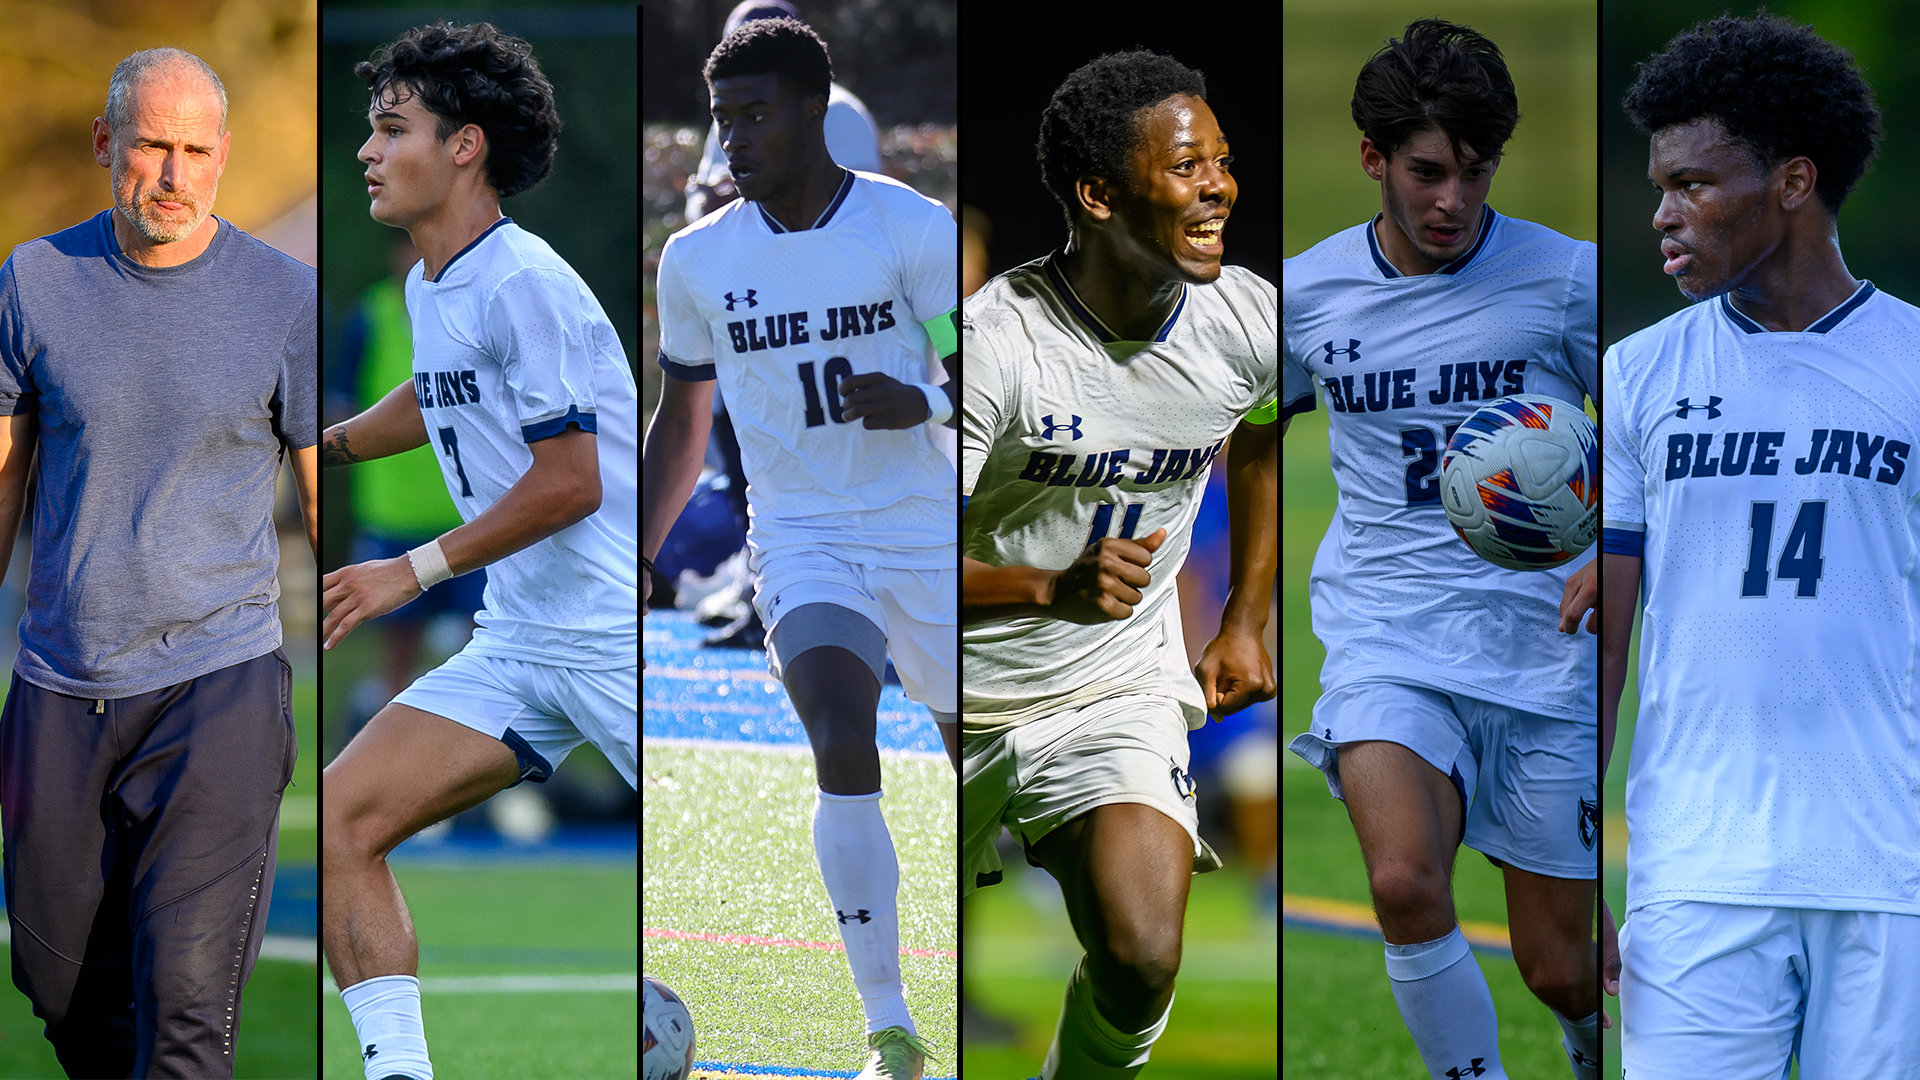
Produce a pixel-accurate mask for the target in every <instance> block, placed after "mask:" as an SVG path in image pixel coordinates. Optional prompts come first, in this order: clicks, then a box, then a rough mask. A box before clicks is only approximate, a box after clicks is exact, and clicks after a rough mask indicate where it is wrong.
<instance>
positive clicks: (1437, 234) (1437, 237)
mask: <svg viewBox="0 0 1920 1080" xmlns="http://www.w3.org/2000/svg"><path fill="white" fill-rule="evenodd" d="M1466 231H1467V227H1466V226H1465V225H1429V226H1427V238H1428V239H1430V240H1432V241H1433V242H1434V243H1436V244H1451V243H1453V242H1455V241H1456V240H1459V239H1460V236H1461V234H1462V233H1465V232H1466Z"/></svg>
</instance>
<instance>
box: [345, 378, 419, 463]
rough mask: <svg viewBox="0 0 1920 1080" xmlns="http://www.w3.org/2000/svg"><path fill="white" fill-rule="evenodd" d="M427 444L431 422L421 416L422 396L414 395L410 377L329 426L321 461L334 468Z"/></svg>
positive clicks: (389, 455)
mask: <svg viewBox="0 0 1920 1080" xmlns="http://www.w3.org/2000/svg"><path fill="white" fill-rule="evenodd" d="M425 445H427V422H426V420H425V419H423V418H422V417H421V416H420V400H419V399H418V398H416V397H414V396H413V380H411V379H409V380H407V381H406V382H403V383H401V384H400V385H399V386H396V387H394V388H393V390H392V391H391V392H389V393H388V394H387V396H386V397H383V398H381V399H380V400H379V401H377V402H375V403H374V404H373V407H372V408H369V409H368V410H366V411H365V412H363V413H361V414H360V415H358V416H355V417H354V418H352V419H351V420H344V421H341V422H340V423H338V424H335V425H333V426H332V427H330V428H328V429H327V430H326V432H325V433H324V434H322V435H321V437H320V464H321V465H322V466H323V467H325V468H329V469H331V468H335V467H337V466H341V465H352V464H354V463H355V462H360V461H372V460H373V459H374V458H383V457H391V456H392V455H394V454H404V453H406V452H407V451H408V450H411V449H413V448H414V447H416V446H425Z"/></svg>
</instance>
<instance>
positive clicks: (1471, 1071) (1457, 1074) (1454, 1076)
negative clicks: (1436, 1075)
mask: <svg viewBox="0 0 1920 1080" xmlns="http://www.w3.org/2000/svg"><path fill="white" fill-rule="evenodd" d="M1485 1060H1487V1059H1486V1058H1474V1059H1473V1062H1472V1063H1471V1064H1469V1065H1468V1066H1467V1067H1466V1068H1464V1069H1462V1068H1458V1067H1456V1068H1452V1069H1448V1070H1447V1072H1446V1077H1447V1080H1460V1078H1461V1077H1463V1076H1481V1075H1484V1074H1485V1073H1486V1071H1487V1070H1485V1069H1483V1068H1481V1067H1480V1063H1481V1062H1483V1061H1485Z"/></svg>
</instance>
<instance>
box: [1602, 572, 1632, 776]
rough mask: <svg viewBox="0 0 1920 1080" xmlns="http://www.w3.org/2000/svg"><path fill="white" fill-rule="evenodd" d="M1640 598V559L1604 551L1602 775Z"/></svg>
mask: <svg viewBox="0 0 1920 1080" xmlns="http://www.w3.org/2000/svg"><path fill="white" fill-rule="evenodd" d="M1639 599H1640V560H1639V559H1637V558H1635V557H1633V556H1631V555H1613V554H1608V553H1606V552H1601V554H1600V775H1601V776H1603V777H1604V776H1605V775H1606V771H1607V763H1608V762H1609V761H1611V760H1613V733H1614V728H1615V726H1616V725H1617V724H1618V723H1619V712H1620V698H1621V697H1622V695H1623V694H1624V693H1625V691H1626V686H1627V665H1628V664H1630V663H1632V661H1633V657H1632V655H1631V654H1632V649H1633V611H1634V607H1635V605H1636V604H1637V603H1638V602H1639Z"/></svg>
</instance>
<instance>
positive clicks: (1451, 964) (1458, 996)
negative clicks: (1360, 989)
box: [1387, 926, 1507, 1080]
mask: <svg viewBox="0 0 1920 1080" xmlns="http://www.w3.org/2000/svg"><path fill="white" fill-rule="evenodd" d="M1387 979H1388V981H1389V982H1390V983H1391V985H1392V986H1393V1000H1394V1002H1395V1003H1396V1004H1398V1005H1399V1006H1400V1018H1401V1019H1402V1020H1405V1021H1406V1023H1407V1031H1408V1032H1409V1033H1411V1034H1412V1035H1413V1044H1414V1045H1415V1046H1417V1047H1419V1048H1420V1060H1422V1061H1424V1062H1426V1064H1427V1072H1428V1073H1430V1074H1431V1075H1432V1077H1433V1080H1451V1078H1453V1077H1459V1078H1462V1080H1464V1078H1466V1077H1472V1078H1473V1080H1507V1071H1506V1070H1505V1069H1503V1068H1501V1067H1500V1021H1499V1019H1498V1018H1497V1017H1495V1016H1494V1014H1493V994H1492V993H1491V992H1490V991H1488V989H1487V977H1486V976H1485V975H1484V974H1482V973H1481V971H1480V965H1479V964H1478V963H1476V962H1475V961H1474V959H1473V951H1472V950H1471V949H1469V948H1468V947H1467V939H1466V938H1464V937H1462V936H1461V934H1460V928H1459V927H1457V926H1456V927H1454V928H1453V933H1451V934H1448V935H1447V936H1446V937H1443V938H1440V939H1439V940H1437V941H1423V942H1421V943H1420V944H1418V945H1388V946H1387Z"/></svg>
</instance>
